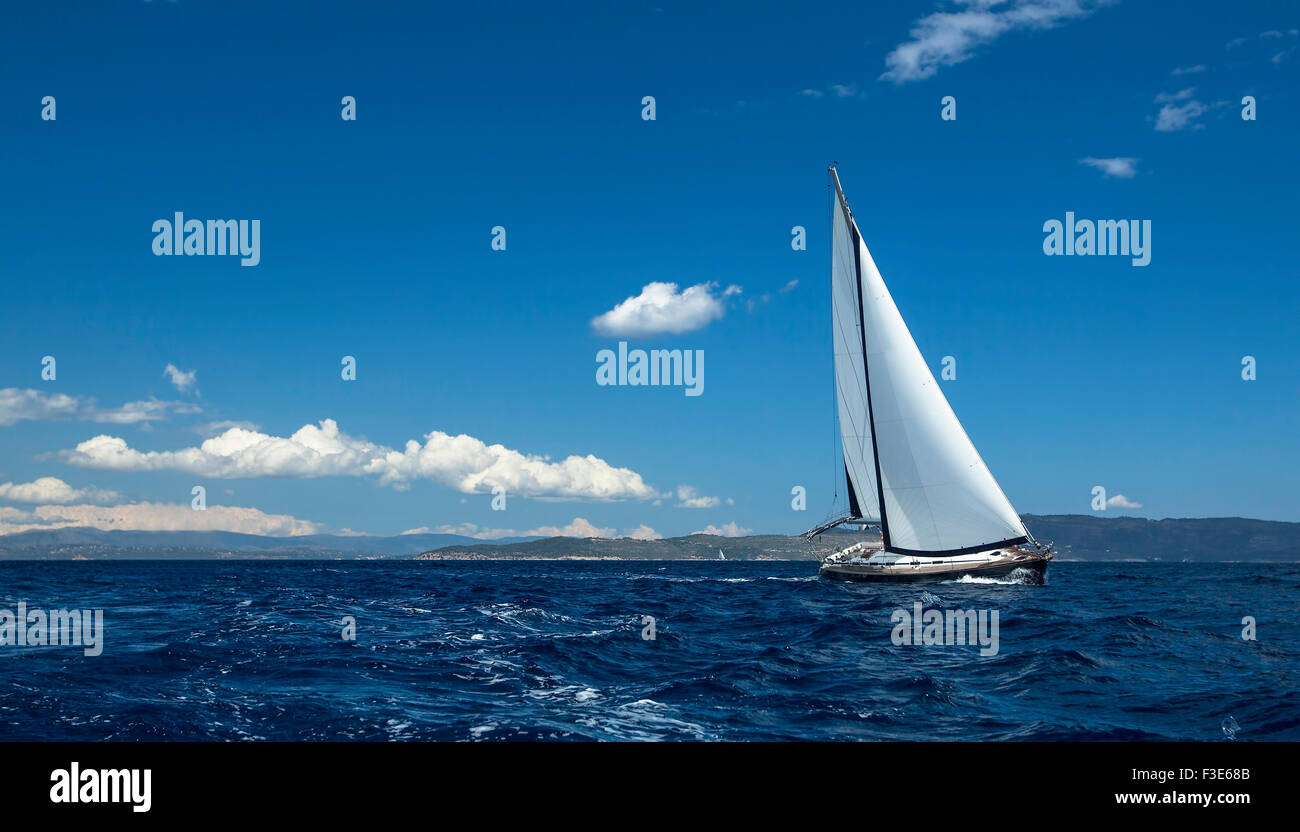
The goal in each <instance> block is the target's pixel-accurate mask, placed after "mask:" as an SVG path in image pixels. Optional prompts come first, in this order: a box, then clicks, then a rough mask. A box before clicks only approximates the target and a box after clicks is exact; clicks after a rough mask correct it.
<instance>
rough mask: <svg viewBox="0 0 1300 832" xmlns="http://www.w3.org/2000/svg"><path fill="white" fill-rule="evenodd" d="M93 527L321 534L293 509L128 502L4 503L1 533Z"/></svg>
mask: <svg viewBox="0 0 1300 832" xmlns="http://www.w3.org/2000/svg"><path fill="white" fill-rule="evenodd" d="M77 527H90V528H95V529H103V530H105V531H112V530H114V529H121V530H127V531H224V532H243V533H245V534H263V535H270V536H273V537H288V536H294V535H303V534H316V533H317V532H318V530H319V528H318V527H317V525H316V524H315V523H312V522H310V521H307V520H299V519H297V518H295V517H291V516H289V515H287V514H266V513H264V512H262V511H260V510H259V509H255V508H245V507H241V506H213V505H210V506H208V508H207V509H206V510H205V511H195V510H194V509H193V508H191V507H190V504H189V503H148V502H143V503H127V504H124V505H115V506H92V505H70V506H38V507H36V508H34V509H32V510H31V511H19V510H17V509H12V508H0V535H5V534H17V533H18V532H25V531H33V530H49V529H66V528H77Z"/></svg>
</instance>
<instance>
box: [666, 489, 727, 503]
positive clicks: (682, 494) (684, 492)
mask: <svg viewBox="0 0 1300 832" xmlns="http://www.w3.org/2000/svg"><path fill="white" fill-rule="evenodd" d="M677 499H678V500H679V501H680V502H678V503H677V507H678V508H716V507H718V506H720V505H722V499H721V498H720V497H709V496H706V495H704V494H701V493H700V491H699V489H697V488H694V487H693V486H689V485H679V486H677Z"/></svg>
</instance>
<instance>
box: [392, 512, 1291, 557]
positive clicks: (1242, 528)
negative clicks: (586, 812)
mask: <svg viewBox="0 0 1300 832" xmlns="http://www.w3.org/2000/svg"><path fill="white" fill-rule="evenodd" d="M1024 520H1025V524H1026V525H1027V526H1028V527H1029V529H1030V530H1031V531H1032V532H1033V534H1034V537H1036V538H1038V539H1039V540H1040V541H1042V542H1045V543H1046V542H1055V544H1056V552H1057V557H1058V558H1060V559H1061V560H1150V561H1182V560H1191V561H1197V562H1209V561H1234V560H1254V561H1300V523H1282V522H1275V521H1271V520H1246V519H1243V518H1239V517H1220V518H1209V519H1186V520H1179V519H1174V520H1145V519H1142V518H1139V517H1096V516H1093V515H1078V514H1057V515H1045V516H1035V515H1025V516H1024ZM879 539H880V538H879V537H878V536H874V535H867V534H861V533H858V532H846V531H843V530H840V529H837V530H834V531H833V532H830V533H827V534H824V535H822V536H821V537H819V538H817V539H816V540H815V541H814V542H813V543H812V544H809V543H807V542H805V541H804V540H803V538H801V537H789V536H785V535H756V536H752V537H718V536H715V535H705V534H693V535H690V536H688V537H672V538H667V539H664V540H629V539H620V540H606V539H602V538H570V537H551V538H545V539H542V540H532V541H525V542H520V543H509V544H503V543H496V544H487V543H482V542H476V543H475V544H473V545H469V546H466V545H462V544H452V545H449V546H444V547H442V548H439V549H435V550H431V551H428V552H423V553H421V554H420V555H418V556H417V557H418V558H420V559H422V560H493V559H509V558H540V559H599V558H608V559H618V560H717V559H718V550H719V549H721V550H722V551H723V552H724V553H725V554H726V557H727V559H728V560H820V559H822V558H823V557H825V556H826V555H827V554H828V553H829V552H831V551H832V550H833V549H837V548H840V547H843V546H847V545H848V544H849V543H851V542H854V541H856V540H879Z"/></svg>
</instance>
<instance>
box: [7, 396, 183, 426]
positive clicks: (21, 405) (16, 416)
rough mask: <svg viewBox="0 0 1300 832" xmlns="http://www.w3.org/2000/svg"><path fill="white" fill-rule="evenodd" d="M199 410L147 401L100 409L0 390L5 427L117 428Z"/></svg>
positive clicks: (78, 400) (85, 402)
mask: <svg viewBox="0 0 1300 832" xmlns="http://www.w3.org/2000/svg"><path fill="white" fill-rule="evenodd" d="M200 412H202V411H201V409H200V408H199V407H198V406H197V405H194V404H190V403H189V402H172V401H160V400H158V399H149V400H148V401H138V402H127V403H126V404H123V405H122V406H120V407H115V408H101V407H98V406H97V405H96V404H95V400H94V399H86V398H82V397H80V396H68V395H65V394H63V393H46V392H44V391H41V390H32V389H19V388H17V387H6V388H4V389H2V390H0V426H3V427H8V426H9V425H12V424H15V423H17V422H22V421H49V420H53V419H80V420H82V421H87V422H100V423H110V424H118V425H127V424H137V423H139V422H153V421H159V420H161V419H165V418H167V417H168V416H169V415H171V414H173V413H177V414H188V413H200Z"/></svg>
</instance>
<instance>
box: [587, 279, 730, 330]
mask: <svg viewBox="0 0 1300 832" xmlns="http://www.w3.org/2000/svg"><path fill="white" fill-rule="evenodd" d="M717 288H718V284H716V283H700V284H697V285H695V286H691V287H689V288H687V289H685V290H683V291H680V292H679V291H678V288H677V284H676V283H659V282H655V283H647V284H646V285H645V287H644V288H642V289H641V294H639V295H634V296H632V297H629V298H627V299H626V300H624V301H623V302H622V303H620V304H618V305H617V306H615V307H614V308H613V309H611V310H609V311H608V312H605V313H603V314H601V315H597V316H596V317H595V318H592V320H591V326H592V328H593V329H595V330H596V332H598V333H600V334H601V335H615V336H641V335H657V334H659V333H664V332H671V333H674V334H676V333H682V332H691V331H692V330H696V329H701V328H703V327H705V326H707V325H708V324H709V323H710V322H711V321H714V320H717V319H718V318H721V317H722V316H723V314H725V313H726V311H727V310H726V305H725V304H724V303H723V299H724V298H727V297H730V296H731V295H736V294H740V292H741V288H740V287H739V286H734V285H733V286H728V287H727V288H726V289H725V290H724V291H722V292H721V294H715V291H716V290H717Z"/></svg>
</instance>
